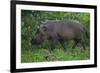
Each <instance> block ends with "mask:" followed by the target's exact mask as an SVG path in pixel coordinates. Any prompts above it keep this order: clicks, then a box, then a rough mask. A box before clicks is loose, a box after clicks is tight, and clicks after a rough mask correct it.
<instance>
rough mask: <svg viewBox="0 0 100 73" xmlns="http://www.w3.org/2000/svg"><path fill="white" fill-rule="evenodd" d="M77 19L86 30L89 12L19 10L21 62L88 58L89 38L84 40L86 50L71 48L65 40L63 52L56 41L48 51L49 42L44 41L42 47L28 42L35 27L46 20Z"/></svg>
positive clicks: (70, 43)
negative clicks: (65, 46) (54, 46)
mask: <svg viewBox="0 0 100 73" xmlns="http://www.w3.org/2000/svg"><path fill="white" fill-rule="evenodd" d="M68 19H73V20H78V21H80V22H81V23H82V25H83V26H84V27H86V29H87V31H88V32H89V30H90V14H89V13H79V12H55V11H52V12H51V11H32V10H22V11H21V62H42V61H55V60H59V61H62V60H66V61H67V60H84V59H89V58H90V46H89V43H90V42H89V38H88V39H87V38H86V36H84V40H86V43H87V47H86V50H83V51H82V49H80V47H76V48H75V49H71V46H72V44H73V41H72V42H67V44H66V45H67V51H66V52H64V51H63V48H62V47H61V45H60V44H59V43H57V45H56V48H55V50H54V51H52V52H50V51H49V49H50V42H49V41H48V42H45V45H44V47H43V46H42V47H41V45H39V46H38V45H32V44H31V43H30V41H31V39H32V37H33V36H34V35H36V34H35V33H36V30H37V27H38V26H40V25H41V24H42V23H43V22H45V21H47V20H68Z"/></svg>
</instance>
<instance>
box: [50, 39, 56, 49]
mask: <svg viewBox="0 0 100 73" xmlns="http://www.w3.org/2000/svg"><path fill="white" fill-rule="evenodd" d="M56 42H57V40H56V39H55V38H53V39H51V50H53V49H55V46H56Z"/></svg>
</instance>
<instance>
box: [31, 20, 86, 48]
mask: <svg viewBox="0 0 100 73" xmlns="http://www.w3.org/2000/svg"><path fill="white" fill-rule="evenodd" d="M83 32H84V30H83V27H82V24H81V23H80V22H78V21H75V20H67V21H65V20H49V21H47V22H45V23H44V24H43V26H41V27H40V28H39V32H38V34H37V35H36V36H34V37H33V38H32V41H31V42H32V43H33V44H41V43H43V42H44V41H45V40H50V41H51V49H54V48H55V45H56V42H57V41H59V42H60V44H61V45H62V47H63V48H64V49H66V47H65V43H64V42H65V41H68V40H74V41H75V44H74V45H73V46H72V48H74V47H75V46H76V45H77V43H79V42H80V43H81V44H82V46H83V48H84V49H85V46H84V42H83V41H82V33H83Z"/></svg>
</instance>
